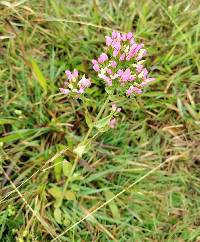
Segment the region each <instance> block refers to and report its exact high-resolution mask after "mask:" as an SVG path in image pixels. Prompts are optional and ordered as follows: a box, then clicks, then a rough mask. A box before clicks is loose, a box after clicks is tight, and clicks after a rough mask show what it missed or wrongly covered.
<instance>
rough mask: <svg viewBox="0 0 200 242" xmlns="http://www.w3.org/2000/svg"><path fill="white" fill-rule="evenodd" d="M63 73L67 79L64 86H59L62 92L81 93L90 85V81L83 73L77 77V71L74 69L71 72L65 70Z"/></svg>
mask: <svg viewBox="0 0 200 242" xmlns="http://www.w3.org/2000/svg"><path fill="white" fill-rule="evenodd" d="M65 74H66V76H67V79H68V81H67V82H64V85H65V86H66V88H59V89H60V91H61V92H62V93H63V94H82V93H83V92H84V91H85V89H86V88H88V87H90V86H91V81H90V80H89V79H87V78H85V75H83V76H82V78H81V79H80V80H79V79H78V76H79V74H78V71H77V70H76V69H74V71H73V72H71V71H69V70H66V71H65Z"/></svg>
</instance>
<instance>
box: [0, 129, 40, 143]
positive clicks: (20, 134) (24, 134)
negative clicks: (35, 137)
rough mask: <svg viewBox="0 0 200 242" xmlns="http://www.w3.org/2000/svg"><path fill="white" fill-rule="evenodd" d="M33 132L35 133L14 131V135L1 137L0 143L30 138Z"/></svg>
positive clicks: (30, 130) (28, 130)
mask: <svg viewBox="0 0 200 242" xmlns="http://www.w3.org/2000/svg"><path fill="white" fill-rule="evenodd" d="M35 132H36V130H35V129H27V130H19V131H16V132H15V133H12V134H9V135H7V136H4V137H1V138H0V142H5V143H8V142H11V141H14V140H17V139H25V138H26V137H28V136H31V135H32V134H34V133H35Z"/></svg>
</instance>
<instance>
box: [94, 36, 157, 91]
mask: <svg viewBox="0 0 200 242" xmlns="http://www.w3.org/2000/svg"><path fill="white" fill-rule="evenodd" d="M105 39H106V51H105V52H104V53H102V54H101V55H100V56H99V58H98V59H97V60H93V61H92V63H93V69H94V70H95V71H96V72H98V77H99V78H101V79H102V80H103V81H104V83H105V85H106V91H108V92H109V93H112V94H116V93H118V94H119V95H124V94H125V95H127V96H130V95H131V94H141V93H142V88H143V87H144V86H146V85H147V84H149V83H150V82H152V81H154V80H155V79H154V78H150V77H149V76H148V70H147V68H145V67H144V60H143V58H144V57H145V55H146V54H147V51H146V49H144V44H138V43H136V42H135V39H134V36H133V33H132V32H129V33H127V34H121V33H119V32H117V31H113V32H112V35H111V36H106V37H105Z"/></svg>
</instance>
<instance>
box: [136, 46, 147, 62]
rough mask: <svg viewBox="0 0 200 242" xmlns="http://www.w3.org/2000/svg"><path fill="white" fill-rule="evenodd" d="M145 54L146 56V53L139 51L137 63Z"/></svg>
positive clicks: (142, 50)
mask: <svg viewBox="0 0 200 242" xmlns="http://www.w3.org/2000/svg"><path fill="white" fill-rule="evenodd" d="M146 54H147V51H146V50H145V49H141V50H140V51H139V53H138V56H137V58H136V60H137V61H139V60H141V59H142V58H143V57H144V56H145V55H146Z"/></svg>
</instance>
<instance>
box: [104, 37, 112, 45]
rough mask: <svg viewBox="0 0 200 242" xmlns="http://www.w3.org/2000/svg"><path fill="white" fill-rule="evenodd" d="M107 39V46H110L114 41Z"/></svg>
mask: <svg viewBox="0 0 200 242" xmlns="http://www.w3.org/2000/svg"><path fill="white" fill-rule="evenodd" d="M105 38H106V45H107V46H110V45H111V44H112V41H113V40H112V38H111V37H110V36H106V37H105Z"/></svg>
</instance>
